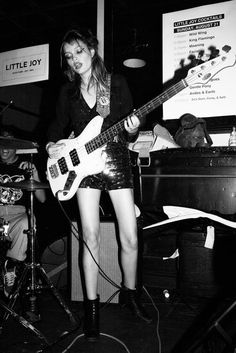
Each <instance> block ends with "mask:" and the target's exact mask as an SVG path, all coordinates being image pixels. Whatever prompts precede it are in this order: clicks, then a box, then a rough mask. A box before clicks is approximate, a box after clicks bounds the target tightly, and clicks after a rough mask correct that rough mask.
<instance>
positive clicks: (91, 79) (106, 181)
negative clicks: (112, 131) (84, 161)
mask: <svg viewBox="0 0 236 353" xmlns="http://www.w3.org/2000/svg"><path fill="white" fill-rule="evenodd" d="M60 58H61V66H62V70H63V72H64V74H65V76H66V78H67V82H66V83H64V85H63V86H62V88H61V91H60V94H59V99H58V103H57V106H56V108H57V116H56V119H55V120H54V121H53V122H52V123H51V125H50V127H49V129H48V141H49V142H48V143H47V145H46V150H47V152H48V155H49V158H56V159H57V158H58V157H59V156H60V155H61V154H63V148H64V147H65V145H66V144H65V142H64V143H63V142H62V143H61V142H60V141H59V140H61V139H65V138H66V137H68V136H70V135H71V132H73V136H75V137H78V136H79V138H80V137H81V134H83V135H84V134H85V133H87V132H88V131H86V132H85V131H84V129H85V127H87V128H88V125H87V124H88V123H89V122H91V121H92V120H93V118H94V117H95V116H97V115H99V116H100V118H101V121H102V126H101V131H104V130H106V129H107V128H108V127H110V126H111V125H113V124H115V123H117V122H118V121H120V120H121V119H122V118H124V125H123V126H122V127H123V128H122V129H121V131H120V132H119V133H118V134H117V136H115V137H114V138H113V139H111V140H110V141H109V142H108V143H107V144H106V145H105V146H104V147H103V149H102V151H101V156H102V159H103V160H104V162H105V168H104V169H103V170H102V171H101V172H99V173H98V172H96V173H95V172H94V174H92V173H91V174H92V175H88V176H86V177H85V178H84V179H83V180H82V181H81V183H80V185H79V188H78V190H77V191H76V197H77V202H78V208H79V213H80V220H81V225H82V233H83V240H84V242H85V243H86V244H87V246H88V248H89V249H90V250H91V252H92V255H93V257H94V258H93V257H92V256H91V254H90V252H89V250H88V248H87V246H84V250H83V269H84V276H85V287H86V296H85V320H84V333H85V336H86V337H87V339H88V340H91V341H94V340H96V339H97V338H98V337H99V331H100V330H99V294H98V293H97V284H98V270H99V269H98V266H97V264H98V262H99V229H100V218H99V202H100V197H101V192H102V191H106V192H108V193H109V196H110V198H111V201H112V204H113V206H114V210H115V214H116V218H117V223H118V227H119V237H120V243H121V265H122V270H123V281H122V284H121V288H120V293H119V302H120V304H121V305H122V306H123V307H127V308H128V309H130V310H131V311H132V313H133V314H134V315H135V316H136V317H137V318H139V319H141V320H143V321H145V322H148V323H149V322H151V318H150V317H149V316H148V314H147V313H146V312H145V310H144V308H143V306H142V305H141V302H140V300H139V298H140V296H139V295H138V291H137V258H138V237H137V221H136V215H135V205H134V197H133V175H132V168H131V161H130V155H129V150H128V148H127V146H128V142H132V141H134V140H135V139H136V138H137V135H138V130H139V127H140V123H142V122H140V120H139V119H138V117H137V116H135V115H132V110H133V107H132V104H133V103H132V98H131V93H130V91H129V88H128V85H127V82H126V80H125V78H124V77H123V76H122V75H118V74H112V75H110V74H109V73H108V72H107V70H106V68H105V66H104V63H103V61H102V59H101V57H100V56H99V54H98V40H97V38H96V37H95V36H94V35H93V34H92V33H91V31H90V30H87V29H78V28H77V29H71V30H69V31H68V32H67V33H66V34H65V36H64V38H63V40H62V44H61V49H60ZM128 114H131V115H129V116H128V117H127V115H128ZM126 117H127V118H126ZM91 131H92V132H93V136H97V135H98V134H99V132H100V128H98V127H97V126H95V125H92V126H91V125H90V126H89V133H88V135H89V134H90V132H91ZM94 131H95V134H94ZM96 131H97V133H96ZM85 140H86V138H85ZM88 140H90V139H89V138H88ZM88 140H87V141H88ZM96 158H97V157H96ZM94 162H95V161H94ZM88 163H89V161H88ZM81 168H82V166H81ZM49 179H50V177H49ZM101 236H102V234H101ZM94 259H95V261H96V262H95V261H94Z"/></svg>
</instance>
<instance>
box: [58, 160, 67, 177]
mask: <svg viewBox="0 0 236 353" xmlns="http://www.w3.org/2000/svg"><path fill="white" fill-rule="evenodd" d="M58 165H59V168H60V171H61V174H66V173H67V172H68V170H69V169H68V167H67V164H66V160H65V158H64V157H62V158H60V159H58Z"/></svg>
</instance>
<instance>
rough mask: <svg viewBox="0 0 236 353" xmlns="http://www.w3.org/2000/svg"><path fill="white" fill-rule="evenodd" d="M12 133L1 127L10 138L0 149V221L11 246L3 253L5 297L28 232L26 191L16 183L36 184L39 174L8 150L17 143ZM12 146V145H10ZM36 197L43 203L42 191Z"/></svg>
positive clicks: (0, 133)
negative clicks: (12, 142)
mask: <svg viewBox="0 0 236 353" xmlns="http://www.w3.org/2000/svg"><path fill="white" fill-rule="evenodd" d="M14 135H15V134H14V132H13V129H12V128H10V127H4V128H2V129H1V130H0V136H1V137H4V138H7V139H8V138H9V140H8V143H7V144H6V146H4V143H3V145H2V146H0V217H1V218H3V219H4V221H5V222H8V225H9V227H8V234H7V238H8V239H9V240H10V246H9V248H8V250H7V253H6V261H5V262H4V265H3V268H2V279H3V285H4V294H5V296H6V297H9V296H10V294H11V292H12V290H13V289H14V288H15V284H16V282H17V276H18V275H19V271H20V269H21V265H22V264H23V262H24V260H25V259H26V253H27V245H28V235H27V230H28V229H29V218H28V217H29V214H28V209H29V208H28V206H29V205H28V203H29V201H28V195H29V194H27V191H26V190H25V189H20V188H18V187H17V183H18V182H22V181H25V180H27V179H29V178H30V177H31V179H32V178H33V180H34V181H39V182H40V178H39V173H38V170H37V169H36V167H35V165H34V164H33V163H31V162H29V161H27V160H26V159H27V158H24V159H22V155H19V154H17V153H16V152H17V149H16V148H15V146H11V140H12V141H14V140H16V139H15V138H16V137H17V136H14ZM13 145H14V144H13ZM4 183H11V184H12V183H15V184H16V188H14V187H12V185H10V186H11V187H9V186H8V187H7V186H6V187H4V185H3V184H4ZM34 195H35V197H36V198H37V200H38V201H39V202H41V203H43V202H45V200H46V193H45V190H44V189H37V190H35V192H34Z"/></svg>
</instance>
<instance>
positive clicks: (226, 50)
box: [222, 45, 231, 53]
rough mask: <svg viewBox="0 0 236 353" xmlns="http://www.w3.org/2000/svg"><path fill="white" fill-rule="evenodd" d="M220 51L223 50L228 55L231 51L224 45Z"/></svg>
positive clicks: (229, 47)
mask: <svg viewBox="0 0 236 353" xmlns="http://www.w3.org/2000/svg"><path fill="white" fill-rule="evenodd" d="M222 50H224V51H225V52H226V53H228V52H229V51H230V50H231V46H229V45H224V46H223V48H222Z"/></svg>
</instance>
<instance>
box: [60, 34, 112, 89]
mask: <svg viewBox="0 0 236 353" xmlns="http://www.w3.org/2000/svg"><path fill="white" fill-rule="evenodd" d="M74 42H77V43H79V42H83V43H84V44H85V45H86V46H87V47H88V49H90V50H91V49H94V55H93V57H92V70H91V77H90V80H89V84H88V89H89V87H90V86H92V85H96V86H97V88H98V90H100V91H103V90H104V89H107V75H108V72H107V70H106V67H105V65H104V63H103V60H102V58H101V57H100V55H99V54H98V40H97V38H96V37H95V36H94V35H93V33H92V32H91V31H90V30H88V29H83V28H78V29H75V28H73V29H70V30H69V31H67V32H66V34H65V35H64V37H63V40H62V44H61V48H60V60H61V68H62V70H63V73H64V75H65V76H66V77H67V78H68V80H69V81H70V82H74V83H75V84H76V86H77V87H80V84H81V78H80V75H79V74H77V73H76V72H74V70H72V69H71V67H70V66H69V65H68V63H67V60H66V58H65V55H64V46H65V44H66V43H68V44H72V43H74Z"/></svg>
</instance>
